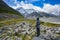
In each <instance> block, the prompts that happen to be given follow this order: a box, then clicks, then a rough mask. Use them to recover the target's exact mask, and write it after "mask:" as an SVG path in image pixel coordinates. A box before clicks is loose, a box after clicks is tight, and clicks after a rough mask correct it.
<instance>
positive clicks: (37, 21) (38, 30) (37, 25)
mask: <svg viewBox="0 0 60 40" xmlns="http://www.w3.org/2000/svg"><path fill="white" fill-rule="evenodd" d="M36 33H37V37H38V36H39V35H40V20H39V18H37V20H36Z"/></svg>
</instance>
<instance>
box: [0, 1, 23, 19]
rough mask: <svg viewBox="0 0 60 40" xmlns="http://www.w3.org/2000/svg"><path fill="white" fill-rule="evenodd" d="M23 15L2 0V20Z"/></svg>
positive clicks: (0, 3) (0, 5)
mask: <svg viewBox="0 0 60 40" xmlns="http://www.w3.org/2000/svg"><path fill="white" fill-rule="evenodd" d="M19 17H23V16H22V15H21V14H20V13H19V12H18V11H16V10H14V9H12V8H10V7H9V6H8V5H7V4H6V3H5V2H4V1H3V0H0V20H2V19H10V18H19Z"/></svg>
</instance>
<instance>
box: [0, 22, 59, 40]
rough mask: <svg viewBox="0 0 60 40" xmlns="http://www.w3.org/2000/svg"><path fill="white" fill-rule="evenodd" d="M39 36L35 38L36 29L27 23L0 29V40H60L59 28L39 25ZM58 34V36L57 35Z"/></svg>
mask: <svg viewBox="0 0 60 40" xmlns="http://www.w3.org/2000/svg"><path fill="white" fill-rule="evenodd" d="M40 29H41V30H40V36H39V37H36V28H35V27H33V26H32V25H31V24H30V23H28V22H25V21H23V22H21V23H17V24H15V25H9V26H3V27H0V40H36V39H37V38H38V39H41V40H42V39H43V40H60V36H59V35H60V34H59V33H60V27H55V28H50V27H47V26H43V25H40ZM58 34H59V35H58Z"/></svg>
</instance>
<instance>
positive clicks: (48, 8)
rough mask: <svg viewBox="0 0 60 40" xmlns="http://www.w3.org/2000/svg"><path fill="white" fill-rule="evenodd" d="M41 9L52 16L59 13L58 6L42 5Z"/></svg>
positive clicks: (59, 7) (59, 6)
mask: <svg viewBox="0 0 60 40" xmlns="http://www.w3.org/2000/svg"><path fill="white" fill-rule="evenodd" d="M43 9H44V10H45V11H46V12H48V13H52V14H54V15H59V14H60V13H59V11H60V5H58V4H56V5H51V4H44V7H43Z"/></svg>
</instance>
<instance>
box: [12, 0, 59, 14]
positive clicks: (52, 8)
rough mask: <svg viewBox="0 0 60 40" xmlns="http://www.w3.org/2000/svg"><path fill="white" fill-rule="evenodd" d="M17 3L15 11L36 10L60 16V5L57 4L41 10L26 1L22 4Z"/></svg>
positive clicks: (46, 6)
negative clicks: (22, 9)
mask: <svg viewBox="0 0 60 40" xmlns="http://www.w3.org/2000/svg"><path fill="white" fill-rule="evenodd" d="M34 1H36V0H34ZM15 3H16V6H12V8H14V9H16V8H19V7H23V8H24V9H34V10H38V11H43V12H47V13H50V14H54V15H60V4H56V5H51V4H44V6H43V8H41V7H38V6H34V5H33V4H30V3H28V4H26V3H25V2H24V1H21V2H17V1H15Z"/></svg>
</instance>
